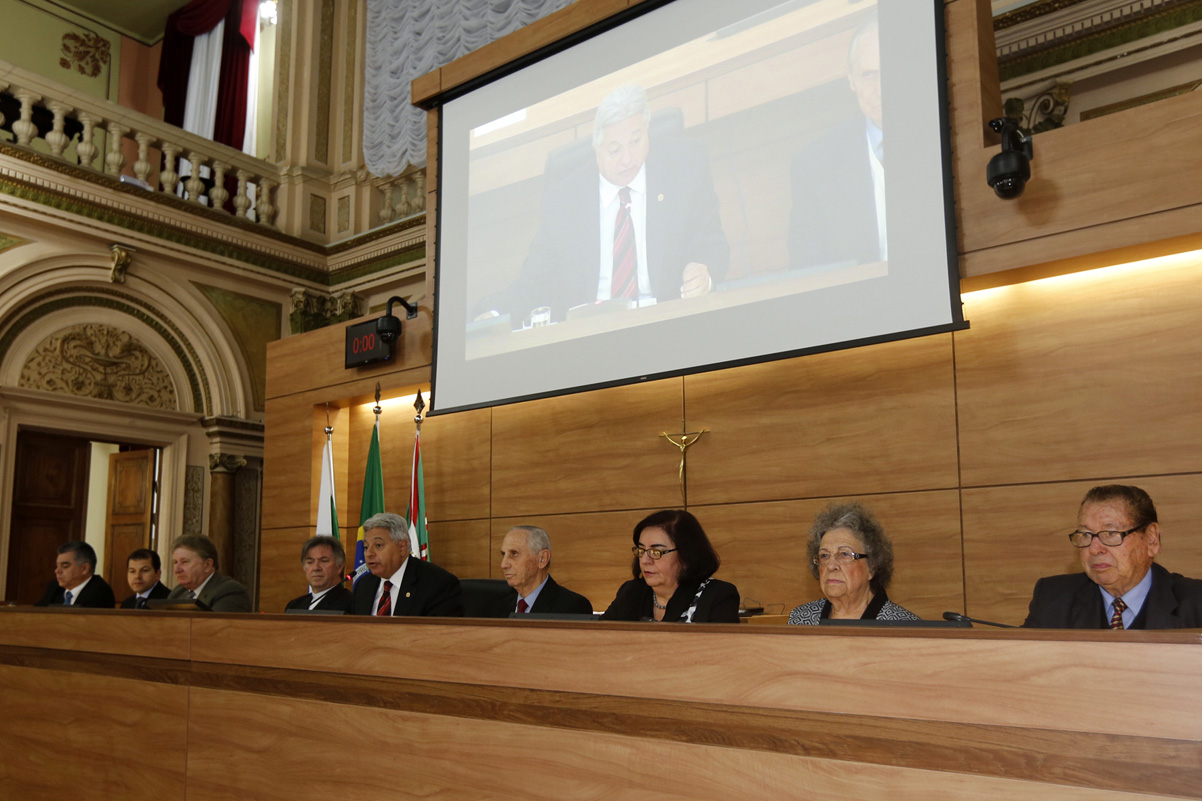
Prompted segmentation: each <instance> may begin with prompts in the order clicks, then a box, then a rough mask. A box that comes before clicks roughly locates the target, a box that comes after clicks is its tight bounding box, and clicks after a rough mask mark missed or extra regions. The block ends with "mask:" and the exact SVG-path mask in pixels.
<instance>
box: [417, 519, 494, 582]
mask: <svg viewBox="0 0 1202 801" xmlns="http://www.w3.org/2000/svg"><path fill="white" fill-rule="evenodd" d="M428 533H429V535H430V561H431V562H433V563H434V564H436V565H438V566H439V567H442V568H445V569H446V570H449V571H451V572H452V573H454V574H455V575H456V576H458V577H459V578H496V576H490V575H489V573H490V570H491V563H492V561H493V560H492V558H491V551H490V549H489V547H488V539H489V537H488V520H442V521H437V522H435V521H431V522H430V523H429V527H428Z"/></svg>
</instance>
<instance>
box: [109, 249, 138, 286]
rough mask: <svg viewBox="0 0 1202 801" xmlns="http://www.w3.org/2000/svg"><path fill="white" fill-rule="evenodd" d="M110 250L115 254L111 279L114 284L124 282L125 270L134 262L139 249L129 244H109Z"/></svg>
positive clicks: (110, 274) (110, 273) (110, 272)
mask: <svg viewBox="0 0 1202 801" xmlns="http://www.w3.org/2000/svg"><path fill="white" fill-rule="evenodd" d="M109 252H110V253H112V254H113V269H112V270H110V271H109V280H110V281H112V282H113V283H114V284H124V283H125V272H126V271H127V270H128V269H129V265H130V264H132V263H133V260H134V253H136V252H137V250H136V249H135V248H131V247H130V246H129V245H116V244H114V245H109Z"/></svg>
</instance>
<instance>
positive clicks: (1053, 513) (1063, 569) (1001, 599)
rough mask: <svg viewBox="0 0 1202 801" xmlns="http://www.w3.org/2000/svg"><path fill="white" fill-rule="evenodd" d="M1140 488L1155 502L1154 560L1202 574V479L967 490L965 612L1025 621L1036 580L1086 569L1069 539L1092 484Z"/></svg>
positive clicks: (1109, 480) (1097, 481)
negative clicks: (1200, 528) (1200, 527)
mask: <svg viewBox="0 0 1202 801" xmlns="http://www.w3.org/2000/svg"><path fill="white" fill-rule="evenodd" d="M1098 484H1135V485H1136V486H1139V487H1143V488H1144V489H1145V490H1147V491H1148V494H1150V495H1151V496H1152V500H1153V501H1154V502H1155V503H1156V508H1157V512H1158V513H1159V514H1158V516H1159V518H1160V523H1161V537H1162V548H1161V551H1160V554H1159V555H1158V556H1157V559H1156V561H1157V562H1159V563H1160V564H1162V565H1164V566H1165V567H1166V568H1168V569H1169V570H1172V571H1173V572H1176V573H1183V574H1185V575H1187V576H1202V541H1200V540H1199V539H1198V538H1197V537H1196V536H1193V532H1194V530H1195V529H1196V528H1197V522H1196V521H1197V520H1198V519H1200V518H1202V475H1198V474H1192V475H1181V476H1157V477H1135V478H1130V477H1128V478H1122V477H1108V478H1099V479H1095V480H1091V481H1083V482H1070V483H1060V482H1057V483H1052V484H1029V485H1018V486H1006V487H985V488H979V489H973V488H969V489H965V490H964V499H963V503H964V543H965V544H964V577H965V585H966V587H967V593H968V599H967V600H968V605H967V607H966V609H967V613H968V614H969V615H971V616H973V617H980V618H983V619H985V620H994V621H997V622H1000V623H1012V624H1014V625H1018V624H1021V623H1022V622H1023V620H1025V619H1026V617H1027V606H1028V604H1030V602H1031V591H1032V589H1033V588H1034V587H1035V582H1036V580H1038V579H1040V578H1042V577H1044V576H1054V575H1058V574H1060V573H1079V572H1081V562H1080V558H1079V556H1078V553H1077V549H1076V548H1074V547H1073V546H1072V545H1071V544H1070V543H1069V541H1068V534H1069V532H1070V531H1072V530H1073V528H1074V527H1075V526H1076V522H1077V509H1078V507H1079V505H1080V503H1081V498H1083V497H1084V496H1085V493H1086V492H1087V491H1088V490H1089V488H1090V487H1093V486H1096V485H1098Z"/></svg>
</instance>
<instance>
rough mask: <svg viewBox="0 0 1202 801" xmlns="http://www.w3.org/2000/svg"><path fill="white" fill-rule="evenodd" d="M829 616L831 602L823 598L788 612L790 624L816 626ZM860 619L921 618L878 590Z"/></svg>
mask: <svg viewBox="0 0 1202 801" xmlns="http://www.w3.org/2000/svg"><path fill="white" fill-rule="evenodd" d="M830 616H831V602H830V601H828V600H826V599H825V598H823V599H822V600H820V601H810V602H809V603H808V604H802V605H801V606H798V607H795V608H794V609H793V611H792V612H790V613H789V625H790V626H817V625H818V621H820V620H825V619H826V618H828V617H830ZM860 619H861V620H921V619H922V618H920V617H919V616H918V615H916V614H914V613H913V612H911V611H910V610H909V609H906V608H904V607H901V606H898V605H897V604H895V603H893V601H890V600H889V596H888V595H886V594H885V593H884V592H878V593H876V594H875V595H873V596H872V600H871V601H869V602H868V608H867V609H865V610H864V614H862V615H860Z"/></svg>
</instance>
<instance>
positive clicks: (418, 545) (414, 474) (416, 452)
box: [405, 389, 430, 562]
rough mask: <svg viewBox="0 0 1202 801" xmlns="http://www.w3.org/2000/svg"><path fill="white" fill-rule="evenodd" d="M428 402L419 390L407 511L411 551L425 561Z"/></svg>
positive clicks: (427, 556) (427, 545)
mask: <svg viewBox="0 0 1202 801" xmlns="http://www.w3.org/2000/svg"><path fill="white" fill-rule="evenodd" d="M425 408H426V402H425V401H424V400H423V399H422V391H421V390H420V389H419V390H418V391H417V398H416V399H415V400H414V401H413V409H414V411H416V412H417V414H415V415H414V417H413V424H414V432H413V466H412V469H411V471H410V474H409V509H408V511H407V513H406V515H405V516H406V517H407V518H408V520H407V522H408V524H409V547H410V552H411V553H413V554H414V555H415V556H416V557H417V558H418V559H421V560H422V561H423V562H428V561H430V540H429V534H428V532H427V531H426V480H425V476H424V475H423V470H422V411H423V410H424V409H425Z"/></svg>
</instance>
